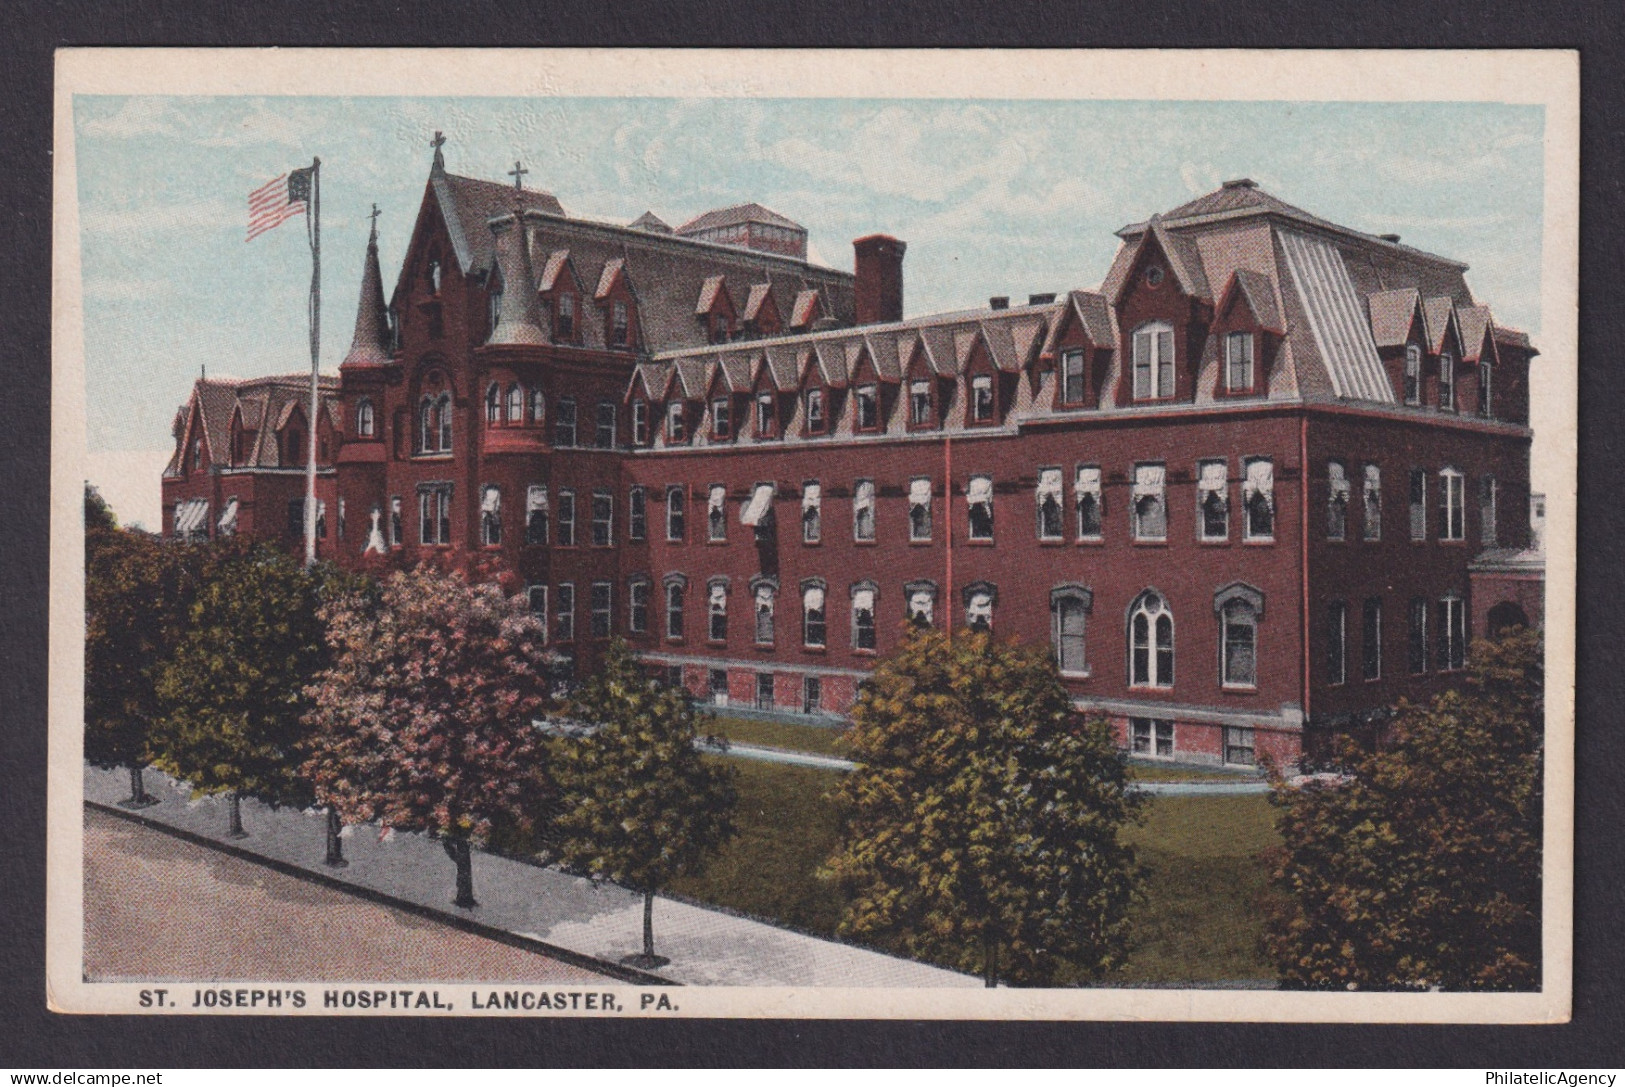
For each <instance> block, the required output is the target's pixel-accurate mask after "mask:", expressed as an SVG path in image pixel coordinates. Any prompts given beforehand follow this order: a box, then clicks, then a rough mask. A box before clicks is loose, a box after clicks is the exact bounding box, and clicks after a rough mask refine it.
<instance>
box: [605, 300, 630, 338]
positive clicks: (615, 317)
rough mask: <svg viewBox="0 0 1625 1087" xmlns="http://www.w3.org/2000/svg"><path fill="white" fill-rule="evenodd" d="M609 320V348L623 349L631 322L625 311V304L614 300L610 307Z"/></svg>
mask: <svg viewBox="0 0 1625 1087" xmlns="http://www.w3.org/2000/svg"><path fill="white" fill-rule="evenodd" d="M609 312H610V319H609V346H611V347H625V346H626V344H627V337H628V334H629V333H630V331H631V321H630V319H629V315H628V313H627V309H626V303H625V302H623V301H621V300H620V299H616V300H615V302H614V303H613V304H612V305H611V306H610V311H609Z"/></svg>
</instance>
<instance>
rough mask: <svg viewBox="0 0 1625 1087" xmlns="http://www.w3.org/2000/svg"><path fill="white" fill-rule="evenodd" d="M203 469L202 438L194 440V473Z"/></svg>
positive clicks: (292, 432) (291, 432) (293, 432)
mask: <svg viewBox="0 0 1625 1087" xmlns="http://www.w3.org/2000/svg"><path fill="white" fill-rule="evenodd" d="M289 433H290V434H296V433H298V432H297V431H289ZM201 467H203V439H202V438H193V439H192V471H194V472H195V471H197V470H198V469H199V468H201Z"/></svg>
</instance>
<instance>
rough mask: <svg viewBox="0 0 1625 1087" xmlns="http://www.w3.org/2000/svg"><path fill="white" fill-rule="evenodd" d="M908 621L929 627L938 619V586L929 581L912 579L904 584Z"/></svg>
mask: <svg viewBox="0 0 1625 1087" xmlns="http://www.w3.org/2000/svg"><path fill="white" fill-rule="evenodd" d="M903 593H904V594H905V598H906V607H907V611H908V621H909V622H911V623H913V624H914V625H915V626H922V627H928V626H932V625H933V624H934V623H935V621H936V610H937V587H936V585H934V584H932V583H931V582H929V581H911V582H909V583H908V584H907V585H904V586H903Z"/></svg>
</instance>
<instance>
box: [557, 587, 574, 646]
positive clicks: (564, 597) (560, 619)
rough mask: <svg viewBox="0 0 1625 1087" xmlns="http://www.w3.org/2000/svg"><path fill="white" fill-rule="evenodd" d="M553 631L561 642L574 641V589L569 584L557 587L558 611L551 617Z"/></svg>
mask: <svg viewBox="0 0 1625 1087" xmlns="http://www.w3.org/2000/svg"><path fill="white" fill-rule="evenodd" d="M553 629H554V630H555V631H556V632H557V634H558V640H559V641H561V642H573V641H575V640H576V587H575V586H574V585H572V584H570V583H569V582H565V583H564V584H563V585H560V586H559V610H558V611H557V612H556V613H555V614H554V616H553Z"/></svg>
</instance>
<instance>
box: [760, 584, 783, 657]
mask: <svg viewBox="0 0 1625 1087" xmlns="http://www.w3.org/2000/svg"><path fill="white" fill-rule="evenodd" d="M777 595H778V593H777V592H776V591H775V590H774V588H773V586H772V585H771V584H769V583H766V582H764V583H762V584H760V585H758V586H756V593H755V601H754V604H755V610H756V644H757V645H772V644H773V606H774V604H775V597H777Z"/></svg>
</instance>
